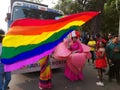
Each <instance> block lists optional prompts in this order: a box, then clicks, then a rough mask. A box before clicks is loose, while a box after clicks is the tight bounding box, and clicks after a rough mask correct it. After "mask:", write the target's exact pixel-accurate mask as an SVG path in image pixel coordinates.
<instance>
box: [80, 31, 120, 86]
mask: <svg viewBox="0 0 120 90" xmlns="http://www.w3.org/2000/svg"><path fill="white" fill-rule="evenodd" d="M80 40H81V42H83V43H85V44H87V45H88V46H90V47H91V50H90V52H91V55H92V57H91V59H90V60H92V64H93V65H94V66H95V68H96V69H97V71H98V79H99V80H98V82H96V84H97V85H98V86H104V83H103V72H104V71H105V68H107V67H108V68H109V70H108V72H107V74H108V80H109V81H110V82H111V81H112V79H116V81H117V82H118V83H120V42H119V38H118V35H115V34H114V33H109V34H108V35H107V36H104V35H100V34H93V33H92V34H87V35H85V36H84V34H83V38H82V39H80ZM90 60H88V63H90Z"/></svg>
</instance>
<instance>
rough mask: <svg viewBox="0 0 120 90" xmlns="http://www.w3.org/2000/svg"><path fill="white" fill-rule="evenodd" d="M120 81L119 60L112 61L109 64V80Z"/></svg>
mask: <svg viewBox="0 0 120 90" xmlns="http://www.w3.org/2000/svg"><path fill="white" fill-rule="evenodd" d="M113 78H115V79H116V80H117V81H120V60H112V63H110V64H109V79H113Z"/></svg>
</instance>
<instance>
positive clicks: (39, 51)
mask: <svg viewBox="0 0 120 90" xmlns="http://www.w3.org/2000/svg"><path fill="white" fill-rule="evenodd" d="M71 31H72V30H70V31H68V32H67V33H65V34H64V35H63V36H62V37H60V38H59V39H58V40H56V41H54V42H50V43H48V44H44V45H42V46H39V47H36V48H35V49H33V50H30V51H28V52H23V53H21V54H19V55H17V56H15V57H13V58H2V60H1V61H2V63H4V64H12V63H15V62H18V61H22V60H24V59H27V58H30V57H34V56H35V55H39V54H42V53H44V52H45V51H47V50H50V49H52V48H54V47H55V46H57V45H58V44H59V42H61V41H62V40H63V39H64V38H65V37H66V36H67V35H68V34H69V33H70V32H71Z"/></svg>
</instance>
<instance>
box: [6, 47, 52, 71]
mask: <svg viewBox="0 0 120 90" xmlns="http://www.w3.org/2000/svg"><path fill="white" fill-rule="evenodd" d="M53 51H54V48H53V49H51V50H48V51H46V52H44V53H42V54H40V55H36V56H34V57H32V58H28V59H25V60H22V61H19V62H16V63H13V64H10V65H6V64H5V68H4V69H5V72H10V71H13V70H17V69H19V68H21V67H24V66H26V65H29V64H33V63H35V62H37V61H39V60H40V59H41V58H43V57H44V56H47V55H49V54H50V53H52V52H53Z"/></svg>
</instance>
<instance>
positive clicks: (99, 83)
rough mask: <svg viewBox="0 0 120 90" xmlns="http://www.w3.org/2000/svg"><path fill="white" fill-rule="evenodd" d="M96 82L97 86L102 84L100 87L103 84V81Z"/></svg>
mask: <svg viewBox="0 0 120 90" xmlns="http://www.w3.org/2000/svg"><path fill="white" fill-rule="evenodd" d="M96 84H97V85H98V86H102V87H103V86H104V83H103V82H100V81H99V82H96Z"/></svg>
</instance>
